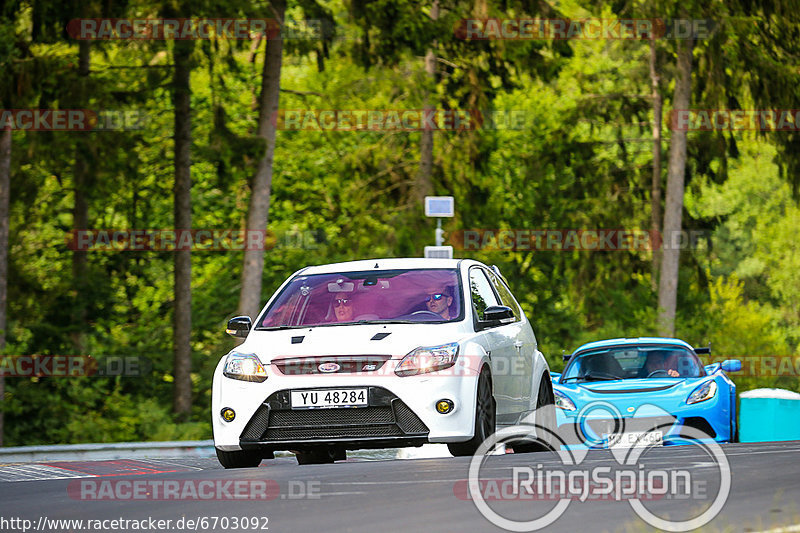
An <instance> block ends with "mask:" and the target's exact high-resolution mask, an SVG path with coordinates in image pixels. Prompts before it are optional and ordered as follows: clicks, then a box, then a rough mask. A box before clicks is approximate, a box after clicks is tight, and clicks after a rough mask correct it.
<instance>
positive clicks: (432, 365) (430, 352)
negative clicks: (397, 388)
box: [394, 342, 458, 376]
mask: <svg viewBox="0 0 800 533" xmlns="http://www.w3.org/2000/svg"><path fill="white" fill-rule="evenodd" d="M456 357H458V343H457V342H451V343H449V344H442V345H441V346H421V347H419V348H416V349H415V350H412V351H411V353H409V354H408V355H406V356H405V357H403V360H402V361H400V364H399V365H397V368H395V370H394V373H395V374H397V375H398V376H416V375H417V374H426V373H428V372H436V371H437V370H444V369H445V368H450V367H451V366H453V365H454V364H456Z"/></svg>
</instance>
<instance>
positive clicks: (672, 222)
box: [658, 39, 693, 337]
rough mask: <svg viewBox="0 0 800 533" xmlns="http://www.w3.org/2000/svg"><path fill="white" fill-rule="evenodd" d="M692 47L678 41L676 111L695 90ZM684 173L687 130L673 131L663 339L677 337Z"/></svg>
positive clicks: (661, 297) (661, 294)
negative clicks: (676, 313) (676, 314)
mask: <svg viewBox="0 0 800 533" xmlns="http://www.w3.org/2000/svg"><path fill="white" fill-rule="evenodd" d="M692 47H693V41H692V40H691V39H688V40H685V41H682V40H679V41H678V72H677V75H678V79H677V80H676V81H675V96H674V98H673V100H672V104H673V109H674V110H681V109H689V104H690V100H691V90H692ZM685 171H686V131H685V130H681V129H678V128H674V129H673V131H672V138H671V140H670V146H669V167H668V169H667V198H666V202H665V205H664V234H663V242H664V244H663V247H662V260H661V276H660V280H659V287H658V328H659V333H660V334H661V335H662V336H664V337H672V336H673V335H675V309H676V306H677V298H678V266H679V261H680V247H679V246H677V243H678V242H680V241H679V237H680V232H681V217H682V215H683V190H684V174H685Z"/></svg>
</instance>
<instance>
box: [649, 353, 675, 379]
mask: <svg viewBox="0 0 800 533" xmlns="http://www.w3.org/2000/svg"><path fill="white" fill-rule="evenodd" d="M676 359H677V357H676V355H675V354H669V353H663V352H654V353H651V354H650V355H648V356H647V360H646V361H645V363H644V375H645V376H646V377H650V374H652V373H654V372H658V371H659V370H661V371H663V372H664V373H666V374H667V375H668V376H669V377H671V378H677V377H680V374H679V373H678V371H677V370H676V369H675V367H676V366H678V365H677V364H676Z"/></svg>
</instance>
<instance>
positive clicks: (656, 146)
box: [650, 34, 662, 290]
mask: <svg viewBox="0 0 800 533" xmlns="http://www.w3.org/2000/svg"><path fill="white" fill-rule="evenodd" d="M659 79H660V76H659V75H658V72H657V71H656V37H655V34H651V35H650V85H651V87H652V89H653V93H652V96H653V182H652V185H651V188H650V229H651V230H652V231H651V233H652V235H653V238H655V236H656V235H658V234H659V233H660V231H661V104H662V102H661V90H660V89H659V87H658V82H659ZM660 264H661V250H660V249H656V248H653V272H652V277H651V280H652V286H653V290H655V289H656V288H657V287H658V274H659V270H660V269H659V266H660Z"/></svg>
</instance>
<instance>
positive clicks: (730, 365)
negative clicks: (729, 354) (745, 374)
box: [722, 359, 742, 372]
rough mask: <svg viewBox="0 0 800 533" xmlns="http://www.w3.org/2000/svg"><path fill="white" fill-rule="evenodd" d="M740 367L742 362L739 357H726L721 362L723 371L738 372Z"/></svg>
mask: <svg viewBox="0 0 800 533" xmlns="http://www.w3.org/2000/svg"><path fill="white" fill-rule="evenodd" d="M741 369H742V362H741V361H740V360H739V359H727V360H725V361H723V362H722V370H724V371H725V372H738V371H740V370H741Z"/></svg>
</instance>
